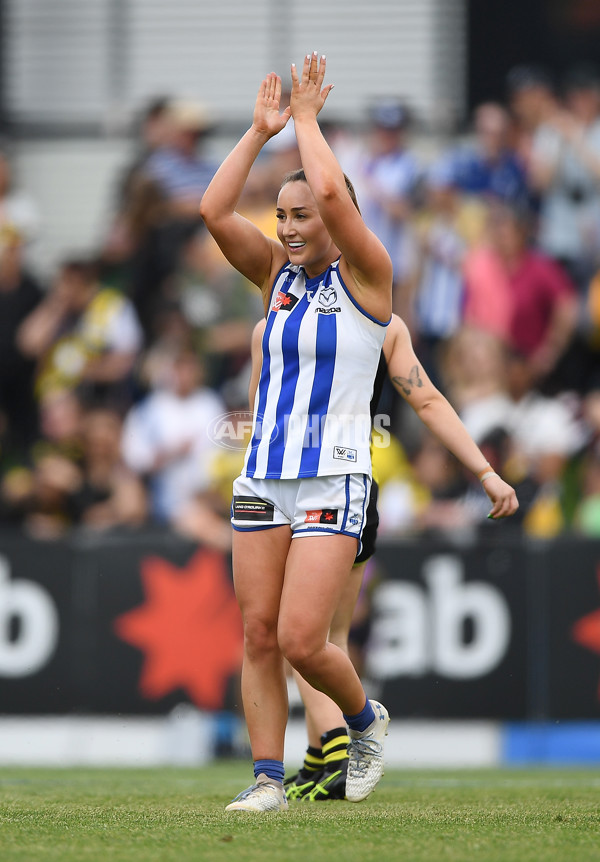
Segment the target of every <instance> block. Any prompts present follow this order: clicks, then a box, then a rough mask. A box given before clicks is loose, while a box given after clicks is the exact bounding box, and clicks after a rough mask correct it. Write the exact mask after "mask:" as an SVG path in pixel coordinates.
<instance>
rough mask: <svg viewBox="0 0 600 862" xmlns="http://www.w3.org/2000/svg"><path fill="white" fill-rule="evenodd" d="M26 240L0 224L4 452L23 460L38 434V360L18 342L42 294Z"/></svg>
mask: <svg viewBox="0 0 600 862" xmlns="http://www.w3.org/2000/svg"><path fill="white" fill-rule="evenodd" d="M23 253H24V248H23V240H22V237H21V235H20V234H19V233H18V232H17V231H16V230H15V228H14V227H12V226H10V225H8V224H4V225H3V226H1V227H0V426H2V437H3V445H2V449H3V453H2V454H3V456H4V458H5V459H6V458H7V457H8V459H9V460H10V458H11V456H14V457H16V458H17V460H21V459H22V458H23V456H24V455H25V453H26V452H27V450H28V448H29V446H30V445H31V444H32V442H33V440H35V437H36V435H37V428H38V417H37V408H36V404H35V399H34V397H33V380H34V374H35V364H34V362H33V361H32V360H31V358H30V357H29V356H27V355H26V353H24V351H23V350H22V348H21V346H20V345H19V344H18V343H17V339H16V333H17V331H18V329H19V327H20V325H21V324H22V322H23V321H24V320H25V319H26V318H27V317H28V315H29V314H30V313H31V312H32V311H33V309H34V308H35V307H36V306H37V305H38V304H39V303H40V302H41V300H42V297H43V294H42V291H41V289H40V287H39V285H38V283H37V281H36V280H35V278H33V277H32V276H31V275H30V274H29V272H28V271H27V270H26V269H25V268H24V264H23Z"/></svg>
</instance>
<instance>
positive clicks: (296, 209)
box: [277, 180, 339, 278]
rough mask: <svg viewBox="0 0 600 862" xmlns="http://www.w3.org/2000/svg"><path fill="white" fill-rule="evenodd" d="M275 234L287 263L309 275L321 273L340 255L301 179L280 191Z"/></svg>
mask: <svg viewBox="0 0 600 862" xmlns="http://www.w3.org/2000/svg"><path fill="white" fill-rule="evenodd" d="M277 236H278V238H279V241H280V242H281V243H282V245H283V247H284V248H285V250H286V252H287V254H288V257H289V259H290V263H293V264H297V265H299V266H302V267H304V270H305V272H306V274H307V275H308V277H309V278H314V277H315V276H316V275H320V274H321V273H322V272H324V271H325V270H326V269H327V267H328V266H329V264H330V263H333V261H334V260H336V258H337V257H339V250H338V249H337V248H336V246H335V245H334V244H333V241H332V239H331V237H330V236H329V234H328V233H327V228H326V227H325V225H324V223H323V220H322V219H321V216H320V215H319V209H318V207H317V203H316V201H315V198H314V196H313V193H312V192H311V190H310V188H309V186H308V183H306V182H303V181H302V180H294V181H291V182H287V183H286V184H285V185H284V186H283V187H282V189H281V191H280V192H279V197H278V198H277Z"/></svg>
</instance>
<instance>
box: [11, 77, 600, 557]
mask: <svg viewBox="0 0 600 862" xmlns="http://www.w3.org/2000/svg"><path fill="white" fill-rule="evenodd" d="M214 131H215V127H214V125H213V122H212V121H211V118H210V117H209V116H208V114H207V113H206V111H205V109H204V108H203V106H202V105H201V104H198V103H195V102H192V101H187V100H182V99H178V98H171V97H165V98H157V99H155V100H153V101H152V102H151V103H150V104H148V105H147V106H146V107H145V109H144V112H143V116H142V117H141V119H140V125H139V133H138V136H137V143H136V151H135V153H134V154H133V156H132V158H131V162H130V164H128V165H126V166H125V167H124V168H123V170H122V173H121V174H120V175H119V176H117V177H115V178H114V190H113V210H112V215H111V218H110V220H109V221H108V223H107V224H106V226H105V231H104V235H103V237H102V239H101V241H100V242H99V243H98V248H96V249H95V250H94V252H93V254H90V255H89V256H87V257H85V258H84V257H81V256H76V257H65V258H64V259H63V260H62V261H61V263H60V265H59V266H58V268H57V271H56V272H54V273H51V274H49V275H47V276H46V275H44V274H42V275H41V276H40V274H39V272H36V271H35V269H34V268H32V267H31V265H30V263H31V259H32V249H33V247H34V246H35V242H36V240H37V239H39V235H40V232H41V231H43V221H40V218H39V214H38V212H37V208H36V205H35V200H34V199H32V198H31V197H30V194H28V193H27V191H28V190H21V189H18V188H15V187H14V183H13V182H12V181H11V166H10V164H9V160H8V159H7V158H6V157H4V156H0V353H1V356H2V362H1V363H0V447H1V448H0V456H1V476H0V526H2V527H11V528H18V529H20V530H23V531H25V532H26V533H27V534H28V535H31V536H35V537H40V538H46V539H52V538H57V537H61V536H64V535H65V534H66V533H67V532H68V531H71V530H73V529H86V530H108V529H111V530H131V529H136V528H147V527H148V526H152V528H164V529H168V530H176V531H177V532H179V533H181V534H182V535H185V536H188V537H190V538H192V539H194V540H198V541H202V542H205V543H207V544H210V545H212V546H213V547H217V548H220V549H222V550H228V548H229V545H230V529H229V522H228V515H229V506H230V489H231V482H232V480H233V478H234V477H235V476H236V475H237V473H238V472H239V469H240V467H241V463H242V459H243V447H244V442H245V441H244V440H243V434H242V433H240V434H239V435H237V436H236V435H234V437H235V439H236V440H238V438H239V445H238V446H237V448H236V446H232V445H228V446H227V447H225V446H223V445H219V441H217V440H215V434H214V433H211V429H214V427H215V423H216V422H218V421H219V417H222V416H223V415H224V414H226V413H230V414H231V417H232V418H231V421H232V422H234V423H235V422H236V421H237V420H236V414H237V416H238V417H239V416H242V415H243V411H245V410H247V409H248V403H247V397H248V396H247V389H248V382H249V378H250V338H251V333H252V329H253V327H254V324H255V323H256V322H257V321H258V320H259V318H260V317H261V315H262V313H263V311H262V303H261V300H260V295H259V292H258V291H257V290H256V288H255V287H253V286H252V285H250V284H248V283H247V282H246V281H245V280H244V279H243V278H242V277H241V276H240V275H239V274H238V273H237V272H236V271H235V270H233V269H232V268H231V267H230V266H229V265H228V264H227V262H226V261H225V260H224V259H223V258H222V256H221V254H220V252H219V251H218V249H217V248H216V246H215V244H214V243H213V241H212V239H211V237H210V236H209V234H208V232H207V231H206V229H205V228H204V226H203V224H202V222H201V220H200V219H199V217H198V204H199V201H200V198H201V197H202V194H203V192H204V190H205V188H206V186H207V185H208V183H209V181H210V179H211V177H212V175H213V173H214V171H215V169H216V167H217V165H216V164H213V163H212V161H211V159H210V158H209V157H208V156H207V155H206V153H207V147H206V143H207V141H208V140H209V137H210V135H211V134H213V133H214ZM325 131H326V134H327V136H328V139H329V141H330V144H331V146H332V148H333V150H334V151H335V153H336V155H337V156H338V159H339V161H340V163H341V165H342V167H343V169H344V170H345V172H346V173H347V174H348V176H349V177H350V178H351V180H352V181H353V183H354V186H355V188H356V191H357V196H358V201H359V204H360V206H361V210H362V213H363V216H364V218H365V220H366V222H367V223H368V224H369V226H370V227H372V229H373V230H374V231H375V232H376V233H377V235H378V236H379V237H380V238H381V239H382V241H383V242H384V243H385V245H386V247H387V248H388V250H389V252H390V255H391V257H392V260H393V264H394V271H395V285H394V307H395V311H396V312H397V313H398V314H400V315H401V316H402V317H403V318H404V320H405V321H406V322H407V324H408V326H409V328H410V331H411V333H412V337H413V340H414V344H415V349H416V351H417V354H418V356H419V358H420V361H421V362H422V364H423V367H424V368H425V369H426V371H427V372H428V374H429V375H430V376H431V378H432V379H433V380H434V382H435V383H436V385H437V386H438V387H439V388H440V389H441V390H442V391H443V392H444V393H445V394H446V396H447V397H448V398H449V400H450V401H451V403H452V404H453V405H454V407H455V408H456V410H457V411H458V413H459V415H460V416H461V418H462V419H463V421H464V423H465V425H466V426H467V428H468V430H469V431H470V433H471V435H472V436H473V437H474V439H475V440H476V441H477V442H478V444H479V445H480V446H481V448H482V449H483V450H484V451H485V453H486V454H487V456H488V460H489V461H490V463H491V464H492V465H493V466H494V467H495V468H496V469H497V470H498V471H500V472H501V473H502V475H503V476H504V477H505V478H506V480H507V481H509V482H510V483H511V484H513V485H514V486H515V488H516V490H517V493H518V496H519V499H520V501H521V509H520V513H519V515H518V516H517V518H515V519H514V524H513V525H512V526H511V527H510V529H518V530H522V531H524V532H525V533H526V534H527V535H530V536H535V537H550V536H554V535H557V534H559V533H561V532H563V531H567V530H569V531H576V532H579V533H581V534H584V535H589V536H598V535H600V73H599V72H598V70H597V69H595V68H594V67H592V66H590V65H581V66H578V67H576V68H572V69H570V70H569V71H568V73H567V74H566V75H564V76H563V78H562V79H561V80H555V79H553V77H552V76H551V75H550V74H549V72H548V71H547V70H545V69H542V68H537V67H533V66H527V67H525V66H523V67H518V68H515V69H512V70H511V71H510V73H509V75H508V78H507V82H506V97H505V99H504V101H503V102H502V103H500V102H498V103H492V102H490V103H486V104H481V105H479V106H477V107H476V109H475V110H474V112H473V116H472V118H471V123H470V127H469V129H468V130H465V132H464V133H461V134H460V135H459V134H458V133H457V134H456V135H455V136H454V137H452V138H448V139H444V140H440V139H438V140H436V142H435V146H434V147H428V148H427V156H426V157H425V156H424V151H423V148H422V147H420V146H419V144H418V140H419V136H418V131H419V126H418V118H416V117H414V116H413V114H412V111H411V110H410V106H408V105H406V104H405V103H404V102H403V101H402V100H400V99H398V100H395V99H374V100H373V102H372V104H371V105H370V106H369V120H368V123H367V124H366V126H365V127H364V128H363V127H360V128H358V127H355V126H343V125H341V124H328V125H326V126H325ZM298 166H299V155H298V151H297V148H296V145H295V137H294V133H293V128H292V126H291V122H290V124H288V126H287V127H286V129H285V130H284V131H283V132H282V133H281V134H280V135H279V136H277V138H275V139H273V140H272V141H271V142H270V143H269V145H268V146H267V147H265V150H264V152H263V154H262V156H261V158H260V159H259V161H258V162H257V164H256V166H255V168H254V169H253V171H252V174H251V177H250V180H249V182H248V186H247V189H246V192H245V195H244V198H243V200H242V202H241V206H240V209H241V210H242V212H243V214H244V215H246V216H247V217H248V218H250V219H252V220H253V221H255V222H256V223H257V224H258V225H259V226H260V227H261V228H262V229H263V230H264V231H265V232H266V233H269V234H270V235H272V236H276V220H275V215H274V211H275V207H274V203H275V199H276V196H277V192H278V189H279V185H280V181H281V178H282V176H283V175H284V173H285V172H287V171H288V170H293V169H294V168H296V167H298ZM59 203H60V202H58V203H57V205H59ZM379 413H380V414H387V415H389V417H390V421H391V425H390V426H389V427H390V430H391V432H392V433H391V437H390V438H389V441H387V440H386V441H385V442H386V445H377V444H378V443H380V444H381V443H383V442H384V441H383V440H382V439H378V438H377V437H376V438H375V444H376V445H375V447H374V466H375V470H376V472H377V476H378V479H379V483H380V488H381V491H380V517H381V532H382V534H388V535H390V534H392V535H398V534H407V533H414V532H420V531H429V530H433V531H439V530H441V531H445V532H448V533H454V532H456V531H457V530H464V529H471V530H472V529H476V530H482V531H485V530H487V529H490V526H491V525H490V523H489V522H488V521H487V518H486V515H487V511H488V509H487V508H486V502H487V501H486V498H485V495H484V494H483V492H482V490H481V488H480V486H479V484H478V482H477V480H474V479H473V477H471V476H470V475H467V474H466V473H465V471H464V470H463V469H462V468H461V466H460V464H458V463H457V462H456V460H455V459H454V458H453V457H452V456H451V455H450V454H449V453H448V452H447V451H446V450H445V449H444V448H443V447H442V446H441V445H440V444H439V443H438V442H437V441H436V440H435V439H434V438H432V437H431V436H430V435H429V434H428V433H426V430H425V429H424V427H422V426H421V425H420V423H419V422H418V421H417V420H416V419H415V417H414V414H413V413H412V411H411V410H410V409H408V408H407V406H406V405H405V403H404V402H403V401H402V399H401V398H400V397H399V396H398V394H397V393H396V392H395V391H394V390H393V388H392V386H391V384H387V385H386V388H385V389H384V393H383V396H382V400H381V403H380V408H379Z"/></svg>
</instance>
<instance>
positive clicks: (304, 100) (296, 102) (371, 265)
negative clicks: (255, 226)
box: [290, 52, 392, 320]
mask: <svg viewBox="0 0 600 862" xmlns="http://www.w3.org/2000/svg"><path fill="white" fill-rule="evenodd" d="M324 77H325V57H324V56H322V57H321V58H320V59H319V57H318V55H317V53H316V52H315V53H313V54H308V55H307V56H306V57H305V58H304V66H303V69H302V77H301V79H299V78H298V74H297V71H296V67H295V66H292V93H291V98H290V107H291V111H292V117H293V118H294V128H295V130H296V139H297V141H298V148H299V150H300V157H301V160H302V167H303V168H304V172H305V174H306V178H307V181H308V185H309V186H310V189H311V191H312V193H313V195H314V197H315V200H316V202H317V206H318V208H319V213H320V215H321V218H322V219H323V222H324V224H325V227H326V228H327V231H328V232H329V235H330V236H331V238H332V240H333V242H334V244H335V246H336V247H337V248H338V249H339V251H340V252H341V254H342V258H343V261H344V263H345V265H346V266H347V268H348V270H349V273H343V275H345V276H346V277H347V275H348V274H349V275H350V281H351V282H352V281H353V282H354V284H355V288H356V291H357V292H358V293H359V294H360V299H361V301H362V302H363V304H364V305H365V308H366V310H368V311H369V312H371V313H373V314H374V316H376V317H378V318H379V319H382V320H383V319H385V320H388V319H389V316H390V312H391V284H392V263H391V260H390V257H389V255H388V253H387V251H386V250H385V248H384V246H383V244H382V243H381V242H380V240H379V239H378V238H377V237H376V236H375V234H374V233H373V232H372V231H370V230H369V228H368V227H367V226H366V224H365V223H364V221H363V219H362V216H361V215H360V213H359V211H358V210H357V209H356V207H355V206H354V203H353V201H352V199H351V197H350V195H349V193H348V189H347V187H346V181H345V178H344V174H343V171H342V169H341V167H340V165H339V164H338V161H337V159H336V157H335V155H334V153H333V152H332V150H331V148H330V147H329V144H328V143H327V141H326V140H325V138H324V137H323V133H322V132H321V129H320V128H319V124H318V122H317V116H318V114H319V111H320V110H321V108H322V107H323V105H324V104H325V100H326V99H327V96H328V95H329V93H330V91H331V89H332V86H333V85H332V84H329V85H327V86H325V87H323V80H324ZM348 287H349V288H350V289H351V288H352V284H349V285H348Z"/></svg>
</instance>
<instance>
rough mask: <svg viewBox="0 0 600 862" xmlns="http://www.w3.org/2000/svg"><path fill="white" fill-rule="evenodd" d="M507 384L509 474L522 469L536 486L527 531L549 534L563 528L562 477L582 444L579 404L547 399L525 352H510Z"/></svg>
mask: <svg viewBox="0 0 600 862" xmlns="http://www.w3.org/2000/svg"><path fill="white" fill-rule="evenodd" d="M507 373H508V389H509V393H510V396H511V398H512V401H513V407H512V410H511V411H510V414H509V431H510V434H511V437H512V441H513V445H512V452H511V462H512V463H511V465H510V469H509V470H508V475H511V476H514V475H515V474H520V475H521V476H522V477H523V478H525V477H528V478H529V479H531V480H533V482H534V483H535V485H536V487H537V493H536V494H535V496H534V498H533V500H532V503H531V506H530V508H529V511H528V512H527V513H526V515H525V518H524V528H525V530H526V532H527V533H529V534H530V535H535V536H540V537H549V536H552V535H555V534H557V533H559V532H560V531H561V530H563V529H564V527H565V520H564V516H563V511H562V502H561V497H562V482H563V478H564V473H565V468H566V466H567V464H568V462H569V460H570V459H571V458H572V457H574V456H575V455H576V454H577V453H578V452H580V451H581V450H582V448H583V447H584V445H585V443H586V429H585V427H584V425H583V424H582V422H581V421H580V419H579V417H578V409H579V408H578V403H577V402H575V403H574V402H572V401H571V400H569V399H567V398H565V397H558V396H557V397H552V398H549V397H547V396H544V395H542V394H541V393H540V391H539V390H538V389H537V388H536V376H535V372H534V370H533V369H532V367H531V363H530V362H529V360H528V358H527V357H526V356H523V355H522V354H520V353H519V352H518V351H512V352H511V353H510V354H509V359H508V364H507Z"/></svg>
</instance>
